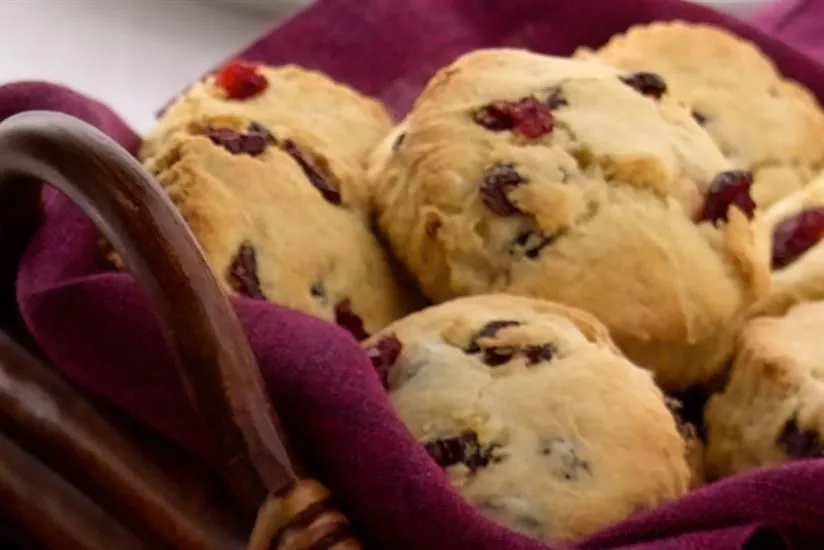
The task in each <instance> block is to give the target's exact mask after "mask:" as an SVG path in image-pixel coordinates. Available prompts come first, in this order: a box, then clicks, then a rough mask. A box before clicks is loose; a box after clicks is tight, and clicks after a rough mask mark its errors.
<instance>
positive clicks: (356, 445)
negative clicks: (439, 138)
mask: <svg viewBox="0 0 824 550" xmlns="http://www.w3.org/2000/svg"><path fill="white" fill-rule="evenodd" d="M788 4H797V5H802V4H803V5H804V6H806V7H807V8H809V6H810V5H813V4H815V5H816V6H818V11H819V13H822V14H824V0H822V2H817V3H816V2H788ZM805 9H806V8H805ZM770 17H771V16H770V15H769V14H766V15H764V16H762V17H760V18H759V19H758V24H759V25H761V26H762V28H765V29H768V30H769V29H770V25H771V21H775V19H770ZM675 18H681V19H686V20H693V21H706V22H711V23H716V24H719V25H723V26H726V27H728V28H730V29H732V30H734V31H735V32H737V33H739V34H740V35H742V36H745V37H747V38H750V39H752V40H754V41H755V42H757V43H758V44H759V45H760V46H761V47H762V48H763V49H764V50H765V51H766V52H767V53H768V54H769V55H771V56H772V57H773V59H775V60H776V63H777V64H778V65H779V66H780V67H781V69H782V71H783V72H784V73H785V74H786V75H788V76H789V77H792V78H795V79H797V80H800V81H802V82H804V83H805V84H807V85H808V86H809V87H810V88H812V89H813V90H815V91H816V92H817V93H818V96H819V98H820V99H824V68H822V67H821V66H819V65H817V64H816V63H815V62H814V61H812V60H811V59H809V58H807V57H804V56H803V55H801V54H799V53H797V52H796V51H795V50H793V49H791V48H790V47H788V46H787V45H786V44H785V43H783V42H781V41H779V40H777V39H776V38H774V37H771V36H770V35H769V34H768V33H767V32H762V31H759V30H757V29H756V28H755V27H753V26H749V25H746V24H744V23H741V22H740V21H737V20H734V19H732V18H729V17H725V16H722V15H720V14H717V13H714V12H712V11H709V10H707V9H704V8H701V7H698V6H695V5H692V4H688V3H684V2H680V1H677V0H634V1H633V0H574V1H573V0H509V1H508V2H502V1H501V2H496V1H491V0H404V1H400V0H369V1H367V0H360V1H354V0H321V1H320V2H319V3H318V4H316V5H315V6H314V7H312V8H310V9H308V10H307V11H305V12H304V13H302V14H301V15H299V16H298V17H297V18H295V19H294V20H292V21H291V22H289V23H287V24H286V25H285V26H283V27H281V28H279V29H276V30H275V31H273V32H272V33H271V34H269V35H267V36H265V37H263V38H261V39H260V40H259V41H258V42H256V43H255V44H253V45H252V46H251V47H250V48H249V49H248V50H247V51H246V52H244V53H243V54H242V55H243V56H244V57H247V58H250V59H254V60H259V61H264V62H267V63H273V64H276V63H283V62H294V63H299V64H302V65H304V66H307V67H311V68H316V69H320V70H324V71H326V72H327V73H329V74H330V75H332V76H333V77H335V78H337V79H340V80H343V81H346V82H348V83H350V84H352V85H354V86H355V87H357V88H359V89H360V90H361V91H363V92H365V93H369V94H373V95H376V96H378V97H380V98H381V99H383V100H384V101H385V102H387V104H389V105H390V106H391V108H392V109H393V111H394V112H395V113H396V114H402V113H403V112H404V110H405V109H406V108H407V107H408V105H409V104H410V101H411V100H412V98H413V97H414V95H415V94H416V92H417V91H418V90H419V89H420V87H421V86H422V85H423V83H424V82H425V81H426V79H427V78H428V77H429V76H431V74H432V73H433V71H434V70H435V69H437V68H438V67H439V66H441V65H443V64H445V63H447V62H449V61H451V60H452V59H453V58H454V57H455V56H457V55H458V54H460V53H463V52H465V51H468V50H471V49H474V48H478V47H485V46H501V45H508V46H523V47H528V48H531V49H534V50H537V51H541V52H546V53H556V54H566V53H569V52H571V51H572V50H573V49H574V48H575V47H577V46H579V45H589V46H597V45H599V44H600V43H603V42H604V41H605V40H606V39H607V38H608V37H609V36H610V35H612V34H613V33H615V32H618V31H621V30H623V29H625V28H626V27H628V26H630V25H631V24H634V23H639V22H646V21H651V20H655V19H675ZM780 18H783V19H781V20H782V21H784V22H785V24H783V26H781V28H780V29H779V30H780V31H781V33H782V36H783V37H784V38H785V39H787V40H792V33H791V30H792V29H791V27H792V25H790V24H789V23H787V19H786V17H785V16H784V15H781V16H780ZM780 18H779V19H780ZM805 44H806V45H805V47H806V48H807V50H808V51H810V52H813V53H816V52H817V54H818V55H821V53H822V49H820V46H819V49H818V50H816V49H815V48H814V47H813V46H811V44H809V43H806V42H805ZM135 54H137V52H135ZM136 93H139V92H136ZM29 109H47V110H54V111H61V112H64V113H68V114H71V115H74V116H77V117H79V118H81V119H83V120H86V121H87V122H90V123H91V124H93V125H95V126H97V127H98V128H99V129H101V130H102V131H104V132H106V133H107V134H109V135H110V136H111V137H113V138H114V139H115V140H117V141H118V142H119V143H121V144H122V145H123V146H124V147H126V148H128V149H130V150H134V149H135V147H136V145H137V142H138V137H137V136H136V135H135V134H134V133H133V132H132V131H131V130H130V129H129V128H127V127H126V125H125V124H124V123H123V122H122V121H121V120H120V119H119V118H118V117H117V116H116V115H115V114H113V113H112V112H111V111H109V110H108V109H107V108H106V107H105V106H104V105H102V104H100V103H97V102H95V101H93V100H91V99H88V98H85V97H83V96H80V95H78V94H76V93H73V92H71V91H69V90H67V89H65V88H61V87H58V86H53V85H48V84H42V83H19V84H11V85H7V86H5V87H2V88H0V120H2V119H4V118H6V117H8V116H10V115H13V114H15V113H17V112H20V111H23V110H29ZM96 239H97V233H96V231H95V229H94V227H93V226H92V224H91V223H90V222H89V221H88V220H87V219H86V218H85V217H84V216H83V214H82V213H81V212H80V211H79V209H78V208H76V207H75V206H73V205H72V204H71V203H70V202H69V201H68V200H67V199H66V198H65V197H63V196H60V195H58V194H57V193H56V192H53V191H51V190H47V191H45V192H44V219H43V224H42V226H41V227H40V229H39V231H38V233H37V234H36V236H35V238H34V240H33V241H32V243H31V244H30V246H29V248H28V250H27V253H26V255H25V258H24V260H23V262H22V265H21V267H20V270H19V276H18V288H17V293H18V301H19V306H20V309H21V312H22V314H23V316H24V319H25V321H26V323H27V325H28V328H29V330H30V331H31V333H32V335H33V336H34V338H35V339H36V341H37V343H38V344H39V345H40V346H41V347H42V349H43V350H44V351H45V352H46V353H47V355H48V356H49V358H50V359H51V360H52V361H53V362H54V363H55V364H56V365H57V367H58V368H60V369H61V370H62V371H63V372H65V373H66V375H68V376H69V377H70V378H71V379H73V380H74V381H76V382H77V383H78V384H80V385H82V386H84V387H86V388H89V389H90V390H92V391H93V392H95V393H96V394H98V395H100V396H102V397H104V398H105V399H107V400H108V401H110V402H111V403H113V404H115V405H117V406H118V407H120V408H121V409H123V410H125V411H127V412H128V413H129V414H130V415H132V416H133V417H135V418H137V419H139V420H140V421H142V422H144V423H146V424H148V425H150V426H152V427H153V428H155V429H156V430H158V431H159V432H161V433H163V434H165V435H166V436H167V437H168V438H169V439H171V440H174V441H175V442H177V443H178V444H179V445H180V446H181V447H183V448H184V449H186V450H188V451H189V452H191V453H192V454H193V455H194V456H196V457H198V458H199V459H201V460H203V461H206V462H209V461H211V460H213V458H214V453H213V449H212V448H211V447H210V446H209V438H208V436H207V434H208V431H207V430H208V427H207V426H204V425H203V423H202V422H201V421H200V419H199V418H198V417H197V415H196V414H195V412H194V411H193V410H192V409H191V408H190V406H189V405H188V401H187V399H186V397H185V394H184V390H183V387H182V385H181V383H180V381H179V380H178V379H177V377H176V374H175V372H176V371H175V368H174V366H173V362H172V358H171V357H170V354H169V352H168V350H167V349H166V348H165V346H164V343H163V340H162V338H161V334H160V331H159V328H158V326H157V323H156V321H155V319H154V318H153V316H152V314H151V313H150V312H149V310H148V309H147V306H146V302H145V300H144V297H143V295H142V294H141V292H140V291H139V289H138V288H137V287H136V285H135V283H134V281H133V280H132V278H131V277H130V276H129V275H128V274H123V273H114V272H101V271H99V265H98V263H97V261H96ZM233 303H234V305H235V308H236V311H237V313H238V316H239V318H240V320H241V322H242V324H243V326H244V328H245V330H246V332H247V334H248V337H249V340H250V343H251V345H252V347H253V349H254V352H255V355H256V357H257V360H258V362H259V364H260V368H261V370H262V372H263V376H264V379H265V381H266V384H267V387H268V390H269V392H270V393H271V395H272V397H273V399H274V401H275V403H276V404H277V406H278V409H279V412H280V413H281V414H282V416H283V419H284V423H285V426H286V428H287V430H288V431H289V433H290V434H291V437H292V438H293V439H294V442H295V444H296V446H297V447H298V450H299V451H300V452H301V454H302V455H303V456H304V457H308V458H309V459H310V461H311V467H312V468H313V469H314V471H315V472H316V473H317V474H318V476H319V477H320V478H321V479H322V480H323V481H324V482H325V483H327V484H328V485H329V486H330V487H331V488H332V489H333V491H334V492H335V493H336V494H337V495H338V496H339V497H340V500H341V503H342V506H343V508H344V509H345V510H346V511H347V513H348V514H349V515H350V517H351V518H352V520H353V521H354V522H355V524H356V525H357V527H358V530H359V532H360V533H361V534H362V536H363V537H364V539H365V541H366V542H367V544H368V545H369V547H370V548H395V549H410V550H433V549H437V550H468V549H472V550H504V549H506V550H539V549H546V548H548V547H547V546H545V545H542V544H541V543H539V542H536V541H534V540H531V539H528V538H526V537H522V536H519V535H516V534H514V533H511V532H510V531H508V530H506V529H504V528H501V527H498V526H496V525H493V524H491V523H489V522H487V521H486V520H484V519H483V518H482V517H481V516H480V515H479V514H477V513H476V512H475V511H474V510H473V509H472V508H471V507H469V506H468V505H467V504H465V503H464V502H463V500H462V499H461V498H460V497H459V496H457V494H456V493H454V492H453V491H452V490H450V488H449V486H448V483H447V482H446V479H445V477H444V475H443V474H442V472H441V471H440V470H439V469H438V467H437V466H436V465H435V464H434V463H433V462H432V461H430V460H429V458H428V457H427V455H426V454H425V453H424V451H423V450H422V449H421V447H420V446H419V445H418V444H417V443H416V442H415V441H414V440H413V438H412V437H411V436H410V434H409V433H408V432H407V431H406V430H405V428H404V426H403V425H402V424H401V423H400V422H399V420H398V419H397V418H396V417H395V416H394V415H393V414H392V412H391V410H390V408H389V407H388V403H387V400H386V398H385V395H384V393H383V390H382V388H381V385H380V383H379V382H378V380H377V378H376V376H375V375H374V373H373V371H372V368H371V365H370V363H369V362H368V361H367V360H366V358H365V356H364V355H363V354H362V353H361V352H360V349H359V347H358V344H357V343H356V342H355V341H354V340H352V339H351V337H350V336H349V335H348V334H347V333H346V332H344V331H342V330H340V329H338V328H337V327H335V326H333V325H331V324H327V323H324V322H322V321H319V320H316V319H313V318H310V317H308V316H305V315H302V314H300V313H296V312H293V311H289V310H287V309H284V308H281V307H278V306H275V305H271V304H266V303H261V302H256V301H251V300H246V299H243V298H237V299H234V302H233ZM821 495H824V461H803V462H797V463H793V464H789V465H785V466H782V467H778V468H774V469H771V470H764V471H758V472H754V473H750V474H747V475H743V476H740V477H737V478H734V479H730V480H726V481H723V482H721V483H717V484H714V485H711V486H708V487H705V488H703V489H701V490H698V491H696V492H694V493H692V494H690V495H689V496H687V497H686V498H684V499H682V500H680V501H679V502H676V503H672V504H670V505H668V506H665V507H663V508H661V509H659V510H655V511H652V512H649V513H647V514H643V515H639V516H637V517H634V518H632V519H630V520H628V521H626V522H624V523H622V524H620V525H618V526H616V527H614V528H612V529H609V530H608V531H606V532H604V533H601V534H598V535H597V536H595V537H593V538H591V539H590V540H588V541H584V542H583V543H581V544H580V545H579V546H578V548H582V549H593V550H594V549H617V548H625V549H629V548H633V549H639V550H640V549H644V550H652V549H655V550H666V549H677V550H686V549H718V550H721V549H725V550H726V549H731V548H741V547H743V546H744V545H746V547H747V548H775V549H780V548H783V547H784V545H785V544H787V545H789V544H792V545H793V546H792V547H793V548H808V547H809V548H812V547H819V548H820V547H824V500H822V497H821Z"/></svg>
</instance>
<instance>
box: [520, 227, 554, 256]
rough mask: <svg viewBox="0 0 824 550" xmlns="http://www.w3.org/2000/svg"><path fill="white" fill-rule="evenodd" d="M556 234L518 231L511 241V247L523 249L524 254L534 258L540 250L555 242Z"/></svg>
mask: <svg viewBox="0 0 824 550" xmlns="http://www.w3.org/2000/svg"><path fill="white" fill-rule="evenodd" d="M556 238H557V235H543V234H540V233H536V232H534V231H525V232H523V233H520V234H519V235H518V236H517V237H515V240H514V241H513V247H512V248H513V249H519V250H523V254H524V256H526V257H527V258H529V259H530V260H534V259H535V258H537V257H538V256H540V254H541V251H542V250H543V249H544V248H546V247H547V246H549V245H551V244H552V243H553V242H555V239H556Z"/></svg>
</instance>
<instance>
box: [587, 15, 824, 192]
mask: <svg viewBox="0 0 824 550" xmlns="http://www.w3.org/2000/svg"><path fill="white" fill-rule="evenodd" d="M578 55H584V56H587V57H590V56H588V52H586V51H582V52H579V53H578ZM595 56H596V57H597V58H599V59H601V60H603V61H605V62H607V63H609V64H611V65H613V66H615V67H618V68H620V69H621V70H624V71H645V72H650V73H654V74H656V75H659V76H660V77H662V78H663V80H664V81H665V82H666V86H667V90H668V91H669V92H670V93H671V94H672V95H674V96H675V97H677V98H678V99H679V100H682V101H683V102H685V103H686V105H687V106H689V108H690V109H692V112H693V114H694V116H695V117H696V119H697V120H699V121H700V122H701V124H702V125H703V126H704V128H706V129H707V131H708V132H709V133H710V134H711V135H712V137H713V138H714V139H715V141H716V143H717V144H718V145H719V147H720V148H721V150H722V151H723V152H724V154H725V155H726V156H727V158H729V159H730V161H731V162H732V164H733V167H734V168H736V169H742V170H750V171H752V172H753V174H754V178H755V183H754V185H753V199H754V200H755V202H756V203H757V204H758V205H759V206H762V207H764V206H768V205H770V204H772V203H773V202H775V201H776V200H778V199H779V198H781V197H783V196H785V195H786V194H788V193H790V192H792V191H795V190H797V189H800V188H801V187H803V186H804V185H805V184H806V183H807V182H808V181H810V179H812V176H813V174H814V173H815V171H816V170H817V169H820V168H821V167H822V165H824V113H822V111H821V108H820V106H819V104H818V102H817V100H816V99H815V96H814V95H813V94H812V93H810V91H809V90H807V89H806V88H804V87H803V86H802V85H801V84H799V83H797V82H794V81H791V80H787V79H784V78H783V77H782V76H781V74H780V73H779V72H778V70H777V69H776V67H775V64H774V63H773V62H772V61H771V60H770V59H769V58H768V57H767V56H766V55H764V54H763V53H761V51H759V50H758V48H756V46H755V45H754V44H752V43H750V42H749V41H747V40H744V39H742V38H739V37H737V36H734V35H733V34H731V33H729V32H727V31H726V30H723V29H720V28H717V27H713V26H710V25H705V24H694V23H685V22H678V21H675V22H658V23H652V24H647V25H638V26H635V27H632V28H631V29H629V30H628V31H627V32H626V33H624V34H621V35H617V36H615V37H613V38H612V39H611V40H610V41H609V42H607V43H606V44H605V45H604V46H602V47H601V48H600V49H599V50H598V51H597V52H596V53H595ZM709 60H711V61H709Z"/></svg>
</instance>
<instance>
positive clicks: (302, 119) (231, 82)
mask: <svg viewBox="0 0 824 550" xmlns="http://www.w3.org/2000/svg"><path fill="white" fill-rule="evenodd" d="M227 114H228V115H238V116H244V117H247V118H249V119H252V120H255V121H257V122H259V123H260V124H263V125H264V126H266V127H267V128H277V127H287V128H296V129H300V130H302V131H303V132H304V133H305V134H306V135H307V136H308V137H309V139H312V140H314V141H316V142H317V143H318V144H319V147H320V148H321V149H323V150H324V151H326V152H327V154H329V155H330V156H336V157H339V158H342V159H347V160H350V161H355V162H359V163H360V162H363V160H364V157H365V155H366V154H367V153H368V152H369V151H371V150H372V148H373V147H374V146H375V145H376V144H377V143H378V142H379V141H380V140H381V138H383V137H384V135H386V133H387V132H388V131H389V130H390V129H391V126H392V120H391V118H390V116H389V115H388V114H387V112H386V110H385V109H384V108H383V106H382V105H381V104H380V103H379V102H377V101H376V100H374V99H371V98H368V97H366V96H364V95H361V94H360V93H358V92H357V91H355V90H353V89H352V88H349V87H348V86H345V85H344V84H340V83H338V82H335V81H333V80H332V79H330V78H329V77H328V76H326V75H324V74H322V73H318V72H315V71H310V70H306V69H303V68H301V67H298V66H295V65H285V66H282V67H268V66H265V65H257V64H250V63H245V62H241V61H233V62H230V63H228V64H227V65H226V66H224V67H223V68H221V69H220V70H218V71H217V72H216V74H215V75H211V76H208V77H206V78H205V79H204V80H202V81H199V82H196V83H194V84H193V85H192V86H191V87H190V88H189V89H188V90H187V91H186V92H184V93H183V94H181V95H180V96H179V97H178V98H177V99H176V100H175V101H174V102H172V103H171V104H170V105H169V107H168V108H167V109H166V111H165V112H164V113H163V115H162V116H161V118H160V120H159V121H158V124H157V126H156V127H155V128H154V129H153V130H152V131H151V132H150V133H149V134H148V135H147V136H146V138H145V142H144V144H143V147H142V149H141V151H140V156H141V158H144V159H145V158H148V157H151V156H154V155H155V154H156V152H157V150H158V148H161V147H163V144H164V142H165V140H166V139H168V135H169V134H170V133H173V132H174V131H176V130H178V129H180V128H181V127H184V126H185V125H186V124H187V123H188V122H189V121H190V120H193V119H197V118H200V117H202V116H204V115H210V116H213V115H227Z"/></svg>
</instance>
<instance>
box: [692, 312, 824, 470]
mask: <svg viewBox="0 0 824 550" xmlns="http://www.w3.org/2000/svg"><path fill="white" fill-rule="evenodd" d="M822 334H824V302H810V303H806V304H801V305H799V306H797V307H795V308H793V309H792V310H790V311H789V313H787V315H786V316H784V317H777V318H772V317H761V318H758V319H753V320H751V321H750V322H748V323H747V325H746V326H745V327H744V330H743V331H742V333H741V335H740V338H739V342H738V349H737V352H736V357H735V363H734V365H733V368H732V372H731V375H730V380H729V382H728V384H727V387H726V389H725V390H724V392H723V393H722V394H720V395H715V396H713V397H712V398H711V399H710V401H709V404H708V406H707V409H706V414H705V422H706V427H707V452H706V467H707V473H708V476H709V477H710V478H711V479H715V478H719V477H722V476H727V475H731V474H734V473H737V472H740V471H742V470H746V469H748V468H755V467H758V466H765V465H768V464H774V463H778V462H785V461H787V460H790V459H793V458H822V457H824V447H822V438H821V434H822V433H824V385H822V382H824V354H822V353H821V351H822V344H821V335H822Z"/></svg>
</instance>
